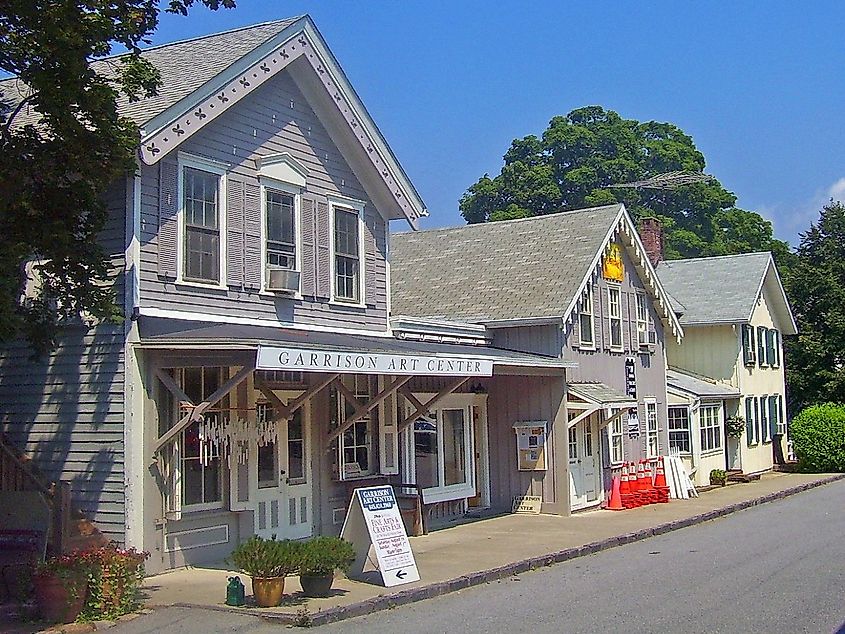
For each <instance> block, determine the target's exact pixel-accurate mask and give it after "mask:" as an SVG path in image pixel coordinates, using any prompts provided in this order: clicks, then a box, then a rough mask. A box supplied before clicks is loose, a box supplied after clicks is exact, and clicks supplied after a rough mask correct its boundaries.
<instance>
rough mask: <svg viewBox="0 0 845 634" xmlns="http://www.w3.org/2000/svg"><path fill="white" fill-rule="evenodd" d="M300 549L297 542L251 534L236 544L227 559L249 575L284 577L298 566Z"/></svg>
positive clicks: (300, 546)
mask: <svg viewBox="0 0 845 634" xmlns="http://www.w3.org/2000/svg"><path fill="white" fill-rule="evenodd" d="M301 551H302V545H301V544H300V543H299V542H295V541H291V540H289V539H283V540H281V541H277V540H276V538H275V536H274V537H273V539H264V538H262V537H259V536H258V535H253V536H252V537H250V538H249V539H248V540H246V541H245V542H242V543H240V544H238V545H237V547H235V550H233V551H232V554H231V555H230V556H229V559H228V560H227V561H228V562H229V563H230V564H232V565H233V566H235V567H236V568H238V570H241V571H243V573H244V574H246V575H249V576H250V577H258V578H269V577H284V576H285V575H289V574H290V573H292V572H294V571H296V570H297V569H298V568H299V562H300V553H301Z"/></svg>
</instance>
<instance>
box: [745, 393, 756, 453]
mask: <svg viewBox="0 0 845 634" xmlns="http://www.w3.org/2000/svg"><path fill="white" fill-rule="evenodd" d="M745 442H746V444H748V446H749V447H750V446H751V445H753V444H754V411H753V409H752V405H751V398H750V397H746V398H745Z"/></svg>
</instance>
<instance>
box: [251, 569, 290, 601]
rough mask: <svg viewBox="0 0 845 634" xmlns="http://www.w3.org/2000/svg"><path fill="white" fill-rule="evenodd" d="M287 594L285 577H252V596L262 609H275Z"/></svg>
mask: <svg viewBox="0 0 845 634" xmlns="http://www.w3.org/2000/svg"><path fill="white" fill-rule="evenodd" d="M284 593H285V578H284V577H252V594H253V596H254V597H255V603H256V605H258V607H260V608H274V607H276V606H277V605H279V604H280V603H281V602H282V595H283V594H284Z"/></svg>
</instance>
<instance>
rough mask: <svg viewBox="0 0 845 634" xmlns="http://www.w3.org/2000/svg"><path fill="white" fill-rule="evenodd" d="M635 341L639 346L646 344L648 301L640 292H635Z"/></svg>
mask: <svg viewBox="0 0 845 634" xmlns="http://www.w3.org/2000/svg"><path fill="white" fill-rule="evenodd" d="M637 342H638V344H639V346H640V347H643V346H647V345H648V302H647V298H646V296H645V295H643V294H642V293H637Z"/></svg>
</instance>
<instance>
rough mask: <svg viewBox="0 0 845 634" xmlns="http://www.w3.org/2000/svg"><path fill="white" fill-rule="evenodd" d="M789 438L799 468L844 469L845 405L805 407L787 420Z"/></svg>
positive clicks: (814, 469) (831, 404)
mask: <svg viewBox="0 0 845 634" xmlns="http://www.w3.org/2000/svg"><path fill="white" fill-rule="evenodd" d="M789 438H790V440H792V446H793V449H794V451H795V455H796V456H797V457H798V463H799V466H800V468H801V469H802V470H805V471H819V472H830V471H845V405H841V404H836V403H824V404H823V405H813V406H811V407H808V408H807V409H805V410H803V411H802V412H801V413H800V414H798V416H796V417H795V418H794V419H793V420H792V422H791V423H790V425H789Z"/></svg>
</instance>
